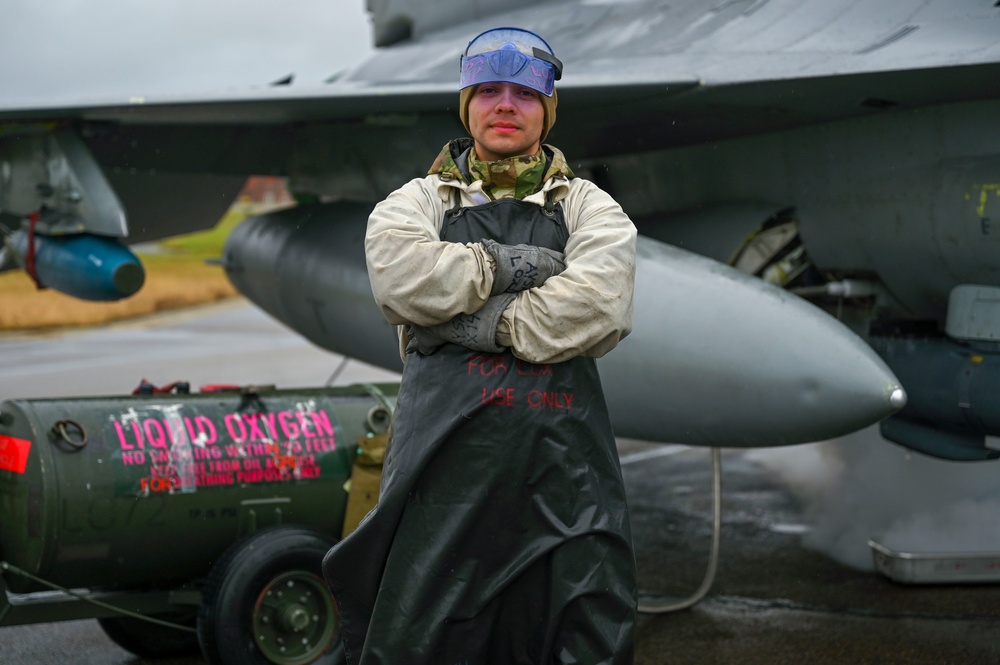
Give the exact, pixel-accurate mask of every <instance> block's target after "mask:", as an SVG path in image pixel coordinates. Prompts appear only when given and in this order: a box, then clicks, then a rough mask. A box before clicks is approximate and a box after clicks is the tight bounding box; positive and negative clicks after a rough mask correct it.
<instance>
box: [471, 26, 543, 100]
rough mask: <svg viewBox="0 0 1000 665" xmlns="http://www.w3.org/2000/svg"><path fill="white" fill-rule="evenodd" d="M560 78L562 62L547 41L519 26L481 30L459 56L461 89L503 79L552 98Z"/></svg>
mask: <svg viewBox="0 0 1000 665" xmlns="http://www.w3.org/2000/svg"><path fill="white" fill-rule="evenodd" d="M560 78H562V63H561V62H560V61H559V59H558V58H556V56H555V55H554V54H553V53H552V47H550V46H549V45H548V43H547V42H546V41H545V40H544V39H542V38H541V37H539V36H538V35H536V34H535V33H533V32H530V31H528V30H522V29H521V28H493V29H492V30H487V31H486V32H483V33H481V34H480V35H478V36H477V37H476V38H475V39H473V40H472V41H471V42H469V45H468V46H467V47H466V49H465V53H464V54H463V55H462V84H461V88H460V89H462V90H464V89H465V88H468V87H471V86H474V85H478V84H479V83H494V82H498V81H506V82H509V83H516V84H518V85H523V86H525V87H526V88H531V89H532V90H536V91H538V92H540V93H542V94H543V95H545V96H546V97H551V96H552V93H553V91H554V90H555V82H556V81H558V80H559V79H560Z"/></svg>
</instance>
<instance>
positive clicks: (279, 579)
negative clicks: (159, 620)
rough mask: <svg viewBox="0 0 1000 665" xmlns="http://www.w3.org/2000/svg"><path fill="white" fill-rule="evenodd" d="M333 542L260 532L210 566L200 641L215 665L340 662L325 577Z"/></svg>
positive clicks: (286, 531) (292, 532)
mask: <svg viewBox="0 0 1000 665" xmlns="http://www.w3.org/2000/svg"><path fill="white" fill-rule="evenodd" d="M334 542H336V541H335V540H334V539H332V538H329V537H326V536H323V535H321V534H319V533H317V532H315V531H310V530H307V529H302V528H298V527H273V528H269V529H263V530H261V531H258V532H257V533H255V534H253V535H252V536H250V537H249V538H247V539H246V540H243V541H241V542H239V543H238V544H236V545H234V546H233V547H231V548H230V549H229V550H228V551H227V552H226V554H224V555H223V556H222V558H221V559H219V561H218V562H217V563H216V564H215V565H214V566H213V567H212V570H211V572H210V573H209V575H208V579H207V580H206V581H205V589H204V592H203V593H202V603H201V607H200V608H199V610H198V641H199V642H200V643H201V650H202V653H203V654H204V656H205V658H206V660H208V662H209V663H212V664H213V665H267V664H274V665H303V664H305V663H319V664H321V665H335V664H339V663H343V662H345V661H344V648H343V645H342V644H341V640H340V620H339V617H338V615H337V609H336V605H335V604H334V602H333V596H332V595H331V594H330V590H329V588H328V587H327V586H326V582H324V581H323V576H322V573H321V571H320V565H321V563H322V561H323V557H324V556H325V555H326V553H327V552H328V551H329V549H330V548H331V547H332V546H333V544H334Z"/></svg>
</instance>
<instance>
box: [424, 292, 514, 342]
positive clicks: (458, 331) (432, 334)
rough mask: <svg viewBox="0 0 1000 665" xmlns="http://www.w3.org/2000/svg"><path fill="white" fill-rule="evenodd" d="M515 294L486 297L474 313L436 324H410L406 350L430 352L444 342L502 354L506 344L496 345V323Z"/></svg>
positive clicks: (460, 315)
mask: <svg viewBox="0 0 1000 665" xmlns="http://www.w3.org/2000/svg"><path fill="white" fill-rule="evenodd" d="M516 296H517V294H516V293H502V294H500V295H497V296H492V297H491V298H489V299H487V300H486V304H485V305H483V307H482V309H480V310H479V311H478V312H476V313H475V314H459V315H458V316H456V317H455V318H453V319H452V320H451V321H445V322H444V323H439V324H437V325H434V326H415V325H411V326H410V342H409V343H408V344H407V350H408V351H409V350H411V349H413V348H414V346H415V347H416V350H417V351H419V352H420V353H421V354H423V355H425V356H426V355H430V354H431V353H434V351H435V350H436V349H437V348H438V347H439V346H441V345H442V344H458V345H460V346H464V347H465V348H467V349H471V350H473V351H482V352H483V353H503V352H504V350H505V349H506V347H503V346H500V345H498V344H497V324H498V323H500V317H501V316H502V315H503V311H504V310H505V309H507V305H509V304H510V301H511V300H513V299H514V298H515V297H516Z"/></svg>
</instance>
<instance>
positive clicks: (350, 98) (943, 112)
mask: <svg viewBox="0 0 1000 665" xmlns="http://www.w3.org/2000/svg"><path fill="white" fill-rule="evenodd" d="M368 7H369V11H370V14H371V20H372V25H373V37H374V43H375V45H376V46H377V47H378V48H377V49H376V51H375V53H374V54H373V56H372V57H371V58H370V59H369V60H367V61H366V62H364V63H362V64H361V65H359V66H357V67H356V68H354V69H353V70H351V71H349V72H346V73H344V74H343V75H341V76H339V77H337V78H336V79H335V80H332V81H330V82H329V83H327V84H325V85H322V86H318V87H314V88H303V87H297V86H296V85H294V84H292V85H285V86H280V87H270V88H262V89H254V90H248V91H246V92H245V93H239V92H232V91H228V92H224V93H212V92H209V93H204V94H197V95H191V96H185V97H176V98H163V99H154V98H138V99H127V98H123V99H111V100H108V101H107V102H105V103H88V104H81V103H78V102H74V101H72V100H69V101H68V102H67V103H65V104H49V105H46V106H39V107H32V108H7V109H3V110H0V224H2V225H3V227H4V229H5V234H6V242H5V245H6V249H5V255H6V260H7V263H8V265H12V266H16V267H21V268H24V269H26V270H27V271H28V272H29V274H31V275H32V276H33V277H34V278H35V279H36V280H37V281H38V282H39V283H41V284H44V285H46V286H50V287H52V288H56V289H60V290H63V291H66V292H68V293H71V294H73V295H77V296H78V297H84V298H92V299H113V298H118V297H122V296H126V295H128V294H130V293H132V292H134V291H135V290H136V289H137V288H139V285H140V284H141V281H142V269H141V265H140V264H139V261H138V259H136V258H135V256H134V255H133V254H131V252H130V251H129V250H128V248H127V247H126V244H127V243H132V242H137V241H143V240H148V239H152V238H158V237H163V236H167V235H173V234H178V233H182V232H186V231H190V230H195V229H198V228H205V227H207V226H210V225H211V224H213V223H214V222H215V221H216V220H217V219H218V218H219V217H220V215H221V213H222V212H223V210H224V209H225V207H226V206H227V205H228V204H229V203H230V202H231V200H232V196H233V195H234V194H235V193H236V191H237V190H238V189H239V187H240V186H241V184H242V183H243V181H244V179H245V178H246V176H248V175H251V174H278V175H282V176H285V177H287V178H288V184H289V187H290V189H291V191H292V192H294V194H295V197H296V199H297V200H298V201H299V202H300V204H299V205H298V206H296V207H294V208H291V209H288V210H284V211H281V212H277V213H272V214H267V215H262V216H259V217H256V218H253V219H250V220H248V221H247V222H245V223H244V224H242V225H241V226H240V227H238V229H237V231H236V232H234V234H233V236H232V237H231V238H230V240H229V242H228V243H227V246H226V250H225V256H224V257H223V264H224V266H225V269H226V271H227V273H228V274H229V276H230V278H231V279H232V281H233V282H234V284H235V285H236V286H237V288H238V289H239V290H240V291H241V292H242V293H244V294H245V295H246V296H247V297H248V298H249V299H251V300H252V301H253V302H255V303H256V304H257V305H259V306H260V307H262V308H263V309H264V310H266V311H267V312H269V313H270V314H271V315H273V316H274V317H276V318H277V319H279V320H281V321H283V322H284V323H286V324H287V325H289V326H290V327H291V328H293V329H294V330H296V331H298V332H299V333H301V334H303V335H304V336H305V337H307V338H308V339H310V340H312V341H313V342H314V343H316V344H317V345H319V346H321V347H323V348H327V349H330V350H333V351H337V352H339V353H342V354H345V355H349V356H352V357H356V358H359V359H362V360H365V361H367V362H371V363H374V364H377V365H381V366H384V367H389V368H398V367H399V362H400V361H399V358H398V353H397V344H396V339H395V333H394V331H393V330H392V329H391V328H390V327H389V326H388V325H387V324H386V323H385V321H384V320H383V319H382V317H381V315H380V313H379V311H378V309H377V308H376V306H375V305H374V302H373V301H372V298H371V295H370V289H369V287H368V282H367V276H366V273H365V266H364V257H363V253H362V239H363V235H364V229H365V222H366V218H367V214H368V212H369V211H370V209H371V207H372V206H373V205H374V202H376V201H378V200H380V199H381V198H383V197H384V196H385V195H386V194H387V193H388V192H390V191H392V190H393V189H395V188H396V187H398V186H399V185H401V184H402V183H403V182H405V181H406V180H408V179H410V178H414V177H421V176H422V175H423V174H424V173H425V172H426V169H427V167H428V166H429V165H430V161H431V160H432V159H433V157H434V156H435V155H436V154H437V152H438V151H439V149H440V147H441V146H442V145H443V144H444V143H445V142H446V141H448V140H449V139H451V138H455V137H457V136H460V135H462V134H463V129H462V126H461V124H460V122H459V119H458V115H457V110H456V104H457V101H458V94H457V83H456V82H457V80H458V66H459V56H460V54H461V53H462V51H463V49H464V47H465V45H466V44H467V43H468V41H469V40H470V39H471V38H472V37H474V36H475V35H477V34H479V33H480V32H482V31H483V30H486V29H489V28H491V27H495V26H498V25H515V26H519V27H524V28H527V29H530V30H532V31H534V32H537V33H538V34H541V35H544V36H545V37H546V39H547V40H548V41H549V43H550V44H551V45H552V47H553V49H554V51H555V52H556V53H557V54H558V56H559V58H560V59H561V60H562V61H563V62H564V63H566V67H565V74H564V77H563V79H562V80H561V81H560V82H559V84H558V91H559V97H560V103H559V111H558V121H557V123H556V126H555V129H554V130H553V132H552V134H551V136H550V138H549V139H548V140H549V141H550V142H551V143H553V144H555V145H558V146H560V147H561V148H562V149H563V151H564V152H565V153H566V154H567V156H568V157H569V159H570V161H571V164H572V167H573V168H574V170H575V171H576V173H577V174H578V175H580V176H582V177H586V178H589V179H591V180H594V181H595V182H596V183H597V184H598V185H600V186H601V187H602V188H604V189H606V190H607V191H609V192H610V193H611V194H613V195H614V196H615V198H616V199H617V200H618V201H619V202H620V203H621V204H622V206H623V207H624V208H625V210H626V212H628V213H629V214H630V216H631V217H632V218H633V220H634V221H635V222H636V225H637V227H638V229H639V231H640V234H641V235H640V240H639V247H638V256H639V264H638V269H637V286H636V315H635V322H634V332H633V334H632V335H631V336H630V337H629V338H628V339H626V340H625V341H624V342H623V343H622V345H621V346H620V347H619V348H618V349H616V350H615V352H613V353H611V354H609V355H608V356H607V357H606V358H605V359H602V361H601V365H600V368H601V373H602V379H603V381H604V384H605V391H606V393H607V395H608V400H609V406H610V407H611V411H612V416H613V419H614V424H615V428H616V432H617V433H618V434H620V435H623V436H633V437H637V438H642V439H647V440H652V441H664V442H678V443H690V444H695V445H711V446H772V445H786V444H793V443H801V442H806V441H815V440H820V439H825V438H829V437H833V436H837V435H840V434H844V433H847V432H850V431H853V430H856V429H858V428H861V427H864V426H866V425H869V424H871V423H874V422H878V421H881V428H882V432H883V434H884V436H885V437H886V438H888V439H890V440H892V441H894V442H896V443H899V444H902V445H904V446H908V447H910V448H913V449H916V450H919V451H922V452H925V453H929V454H932V455H936V456H939V457H944V458H947V459H970V460H971V459H991V458H994V457H996V456H998V455H1000V452H998V451H997V450H994V449H993V447H991V446H992V443H991V442H992V440H993V439H992V437H994V436H996V435H998V434H1000V410H998V408H997V406H996V404H995V400H994V399H992V396H993V395H995V394H996V392H995V391H994V390H992V388H993V387H994V386H996V385H998V383H1000V353H998V346H997V343H998V340H1000V315H998V314H996V305H995V303H996V302H997V301H998V300H1000V260H998V258H997V252H996V249H997V247H998V246H1000V245H998V244H997V243H998V239H1000V230H998V229H997V228H996V221H995V220H996V217H997V209H998V207H1000V202H998V200H997V197H998V196H1000V129H998V127H997V123H996V122H995V118H997V117H1000V87H998V86H997V84H996V82H997V81H998V80H1000V41H998V40H997V39H996V35H998V34H1000V8H998V7H997V5H996V4H995V3H994V1H993V0H975V1H974V0H969V1H967V2H954V1H953V0H919V1H917V0H904V1H901V2H893V3H883V2H875V1H874V0H726V1H723V0H717V1H715V2H703V1H702V0H678V1H675V2H671V3H669V4H668V3H664V2H661V1H659V0H631V1H629V2H619V1H617V0H562V1H546V0H533V1H530V2H529V1H526V0H508V2H505V3H487V5H483V4H482V3H441V2H435V1H433V0H408V1H406V2H404V1H403V0H380V1H378V2H375V1H372V0H370V1H369V3H368ZM897 377H899V378H898V379H897ZM904 389H905V390H904ZM904 405H905V406H904ZM892 414H895V415H892Z"/></svg>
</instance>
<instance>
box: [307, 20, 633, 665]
mask: <svg viewBox="0 0 1000 665" xmlns="http://www.w3.org/2000/svg"><path fill="white" fill-rule="evenodd" d="M561 68H562V65H561V63H560V62H559V61H558V59H556V57H555V56H554V54H553V52H552V49H551V48H550V47H549V45H548V44H547V43H546V42H545V41H544V40H543V39H541V38H540V37H538V36H537V35H535V34H534V33H531V32H528V31H525V30H520V29H517V28H499V29H495V30H490V31H487V32H485V33H483V34H481V35H479V36H478V37H476V38H475V39H473V40H472V41H471V42H470V43H469V46H468V48H467V49H466V51H465V54H464V56H463V59H462V87H461V93H460V98H459V100H460V115H461V119H462V122H463V124H464V125H465V126H466V128H467V129H468V130H469V133H470V134H471V136H472V138H471V139H458V140H455V141H451V142H450V143H449V144H448V145H446V146H445V148H444V149H443V151H442V152H441V154H440V155H439V156H438V158H437V160H436V161H435V162H434V165H433V166H432V167H431V170H430V174H429V175H428V176H427V177H425V178H421V179H416V180H413V181H411V182H409V183H407V184H406V185H404V186H403V187H401V188H400V189H399V190H397V191H395V192H393V193H392V194H390V195H389V197H388V198H387V199H386V200H385V201H383V202H382V203H380V204H378V205H377V206H376V207H375V210H374V211H373V212H372V214H371V217H370V219H369V223H368V233H367V238H366V252H367V260H368V271H369V277H370V279H371V283H372V291H373V293H374V295H375V300H376V301H377V302H378V304H379V306H380V307H381V308H382V311H383V312H384V313H385V316H386V318H387V319H388V320H389V322H390V323H393V324H396V325H398V326H400V329H401V343H402V350H403V353H404V360H405V369H404V372H403V379H402V384H401V387H400V394H399V398H398V403H397V410H396V414H395V420H394V423H393V431H392V440H391V443H390V446H389V453H388V456H387V458H386V462H385V468H384V472H383V479H382V492H381V495H380V498H379V505H378V507H377V508H376V509H375V510H373V511H372V512H371V513H370V514H369V515H368V516H367V517H366V518H365V520H364V521H363V522H362V523H361V525H360V526H359V527H358V529H357V531H355V532H354V533H353V534H352V535H350V536H349V537H348V538H346V539H345V540H344V541H343V542H342V543H340V544H339V545H338V546H337V547H335V548H334V549H333V550H331V552H330V554H328V555H327V558H326V560H325V561H324V573H325V575H326V576H327V580H328V581H329V582H330V585H331V588H332V589H333V591H334V594H335V595H336V597H337V600H338V605H339V607H340V611H341V621H342V631H343V636H344V643H345V647H346V649H347V653H348V659H349V662H350V663H352V664H354V663H361V664H363V665H373V664H375V663H380V664H381V663H386V664H388V663H392V664H393V665H406V664H410V663H414V664H416V663H419V664H423V663H433V664H441V665H453V664H455V663H462V664H463V665H465V664H469V665H473V664H485V663H490V664H501V665H506V664H511V665H513V664H514V663H587V664H588V665H597V664H598V663H615V664H619V663H631V662H632V654H633V645H632V640H633V632H634V623H635V605H636V582H635V562H634V555H633V551H632V542H631V534H630V532H629V524H628V513H627V506H626V501H625V492H624V487H623V484H622V479H621V469H620V466H619V463H618V457H617V453H616V449H615V443H614V438H613V435H612V431H611V425H610V422H609V419H608V415H607V409H606V407H605V403H604V397H603V394H602V392H601V386H600V381H599V378H598V375H597V370H596V366H595V364H594V358H596V357H599V356H601V355H604V354H605V353H607V352H608V351H610V350H611V349H613V348H614V347H615V346H616V345H617V344H618V342H619V341H620V340H621V339H622V338H624V337H625V335H627V334H628V332H629V330H630V326H631V315H632V288H633V281H634V272H635V228H634V227H633V225H632V223H631V221H630V220H629V219H628V217H627V216H626V215H625V214H624V212H622V210H621V207H620V206H618V204H617V203H615V201H614V200H613V199H612V198H611V197H610V196H609V195H608V194H606V193H604V192H603V191H601V190H600V189H598V188H597V187H596V186H595V185H594V184H593V183H590V182H588V181H585V180H582V179H579V178H575V177H574V175H573V173H572V171H571V170H570V168H569V166H568V164H567V162H566V159H565V158H564V157H563V155H562V153H561V152H560V151H559V150H558V149H556V148H554V147H552V146H548V145H544V146H543V145H542V144H541V141H542V140H543V139H544V137H545V135H546V134H547V133H548V131H549V129H550V128H551V127H552V125H553V123H554V122H555V112H556V94H555V89H554V82H555V81H556V80H557V79H558V78H559V76H560V74H561Z"/></svg>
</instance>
